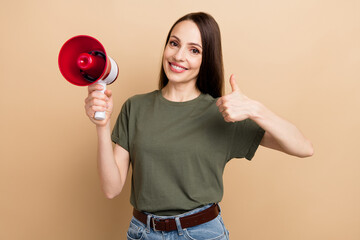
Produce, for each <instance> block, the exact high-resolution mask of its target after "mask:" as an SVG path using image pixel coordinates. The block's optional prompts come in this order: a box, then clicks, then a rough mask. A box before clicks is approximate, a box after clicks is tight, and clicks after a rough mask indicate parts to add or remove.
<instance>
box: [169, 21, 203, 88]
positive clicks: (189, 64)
mask: <svg viewBox="0 0 360 240" xmlns="http://www.w3.org/2000/svg"><path fill="white" fill-rule="evenodd" d="M201 60H202V45H201V35H200V31H199V29H198V27H197V25H196V24H195V23H194V22H192V21H189V20H187V21H182V22H180V23H178V24H177V25H176V26H175V27H174V28H173V30H172V32H171V33H170V38H169V41H168V43H167V45H166V47H165V50H164V56H163V68H164V71H165V74H166V76H167V78H168V79H169V82H174V83H187V82H196V79H197V76H198V74H199V70H200V65H201Z"/></svg>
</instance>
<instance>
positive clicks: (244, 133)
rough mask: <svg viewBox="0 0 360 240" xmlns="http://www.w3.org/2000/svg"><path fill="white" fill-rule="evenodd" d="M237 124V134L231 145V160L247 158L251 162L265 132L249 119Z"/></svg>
mask: <svg viewBox="0 0 360 240" xmlns="http://www.w3.org/2000/svg"><path fill="white" fill-rule="evenodd" d="M235 124H236V127H235V133H234V135H233V138H232V142H231V143H230V144H231V147H230V159H232V158H244V157H245V158H246V159H247V160H251V159H252V158H253V157H254V155H255V152H256V150H257V148H258V146H259V145H260V142H261V139H262V138H263V136H264V134H265V131H264V130H263V129H262V128H261V127H260V126H259V125H258V124H257V123H256V122H254V121H253V120H251V119H249V118H248V119H245V120H243V121H240V122H236V123H235Z"/></svg>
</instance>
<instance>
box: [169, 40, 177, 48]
mask: <svg viewBox="0 0 360 240" xmlns="http://www.w3.org/2000/svg"><path fill="white" fill-rule="evenodd" d="M169 45H170V46H172V47H177V46H178V43H177V42H175V41H170V42H169Z"/></svg>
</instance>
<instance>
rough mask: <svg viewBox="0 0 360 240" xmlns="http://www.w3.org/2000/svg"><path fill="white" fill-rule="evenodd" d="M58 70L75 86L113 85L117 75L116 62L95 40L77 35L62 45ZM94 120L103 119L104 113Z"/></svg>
mask: <svg viewBox="0 0 360 240" xmlns="http://www.w3.org/2000/svg"><path fill="white" fill-rule="evenodd" d="M58 62H59V69H60V72H61V74H62V75H63V76H64V78H65V79H66V80H67V81H68V82H70V83H72V84H74V85H77V86H89V85H90V84H94V83H98V84H101V85H102V86H103V90H102V91H101V92H104V91H105V89H106V85H108V84H111V83H113V82H114V81H115V80H116V78H117V77H118V74H119V68H118V66H117V64H116V62H115V61H114V60H113V59H112V58H111V57H109V56H108V55H107V54H106V51H105V48H104V46H103V45H102V44H101V43H100V42H99V41H98V40H96V39H95V38H93V37H90V36H86V35H79V36H75V37H72V38H70V39H69V40H68V41H66V42H65V43H64V45H63V46H62V47H61V49H60V53H59V59H58ZM94 118H95V119H96V120H103V119H105V112H96V113H95V117H94Z"/></svg>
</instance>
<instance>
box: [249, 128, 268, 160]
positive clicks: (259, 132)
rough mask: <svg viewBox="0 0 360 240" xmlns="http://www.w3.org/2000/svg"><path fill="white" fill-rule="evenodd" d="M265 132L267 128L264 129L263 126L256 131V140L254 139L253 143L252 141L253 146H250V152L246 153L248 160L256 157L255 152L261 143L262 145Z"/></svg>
mask: <svg viewBox="0 0 360 240" xmlns="http://www.w3.org/2000/svg"><path fill="white" fill-rule="evenodd" d="M264 134H265V130H264V129H262V128H261V127H259V129H258V130H257V132H256V135H255V138H254V140H253V143H252V145H251V147H250V149H249V152H248V153H247V154H246V156H245V158H246V159H247V160H249V161H250V160H251V159H252V158H253V157H254V155H255V152H256V150H257V149H258V147H259V145H260V142H261V140H262V138H263V136H264Z"/></svg>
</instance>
